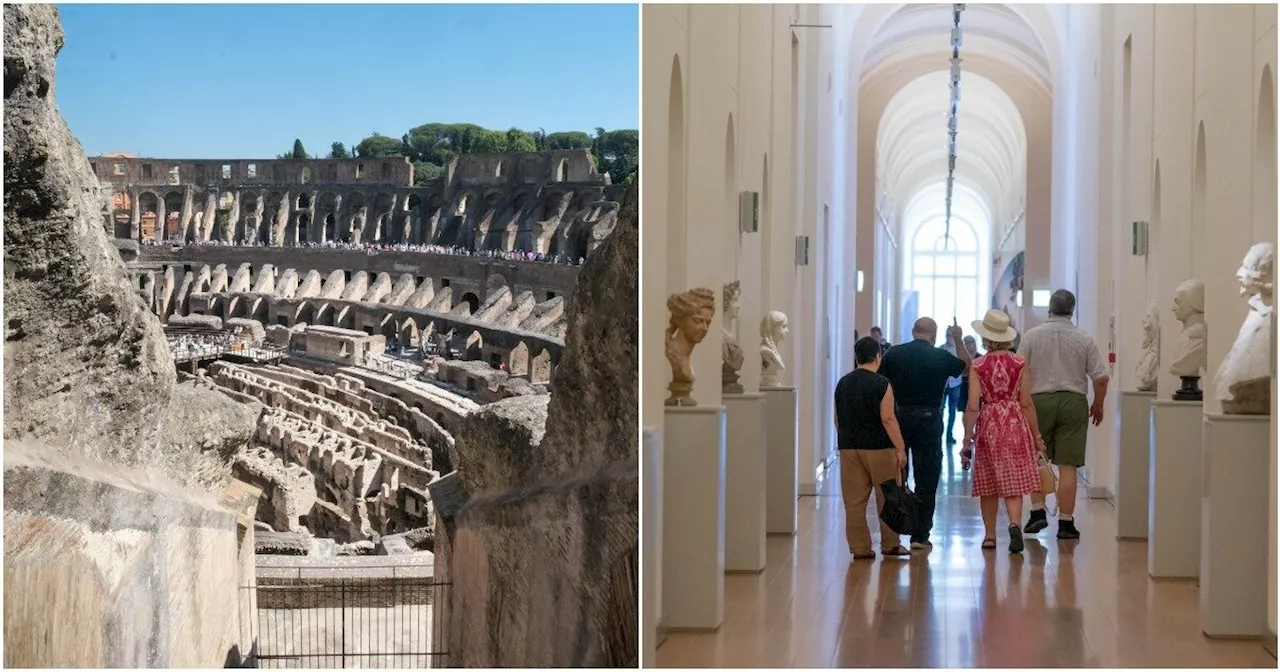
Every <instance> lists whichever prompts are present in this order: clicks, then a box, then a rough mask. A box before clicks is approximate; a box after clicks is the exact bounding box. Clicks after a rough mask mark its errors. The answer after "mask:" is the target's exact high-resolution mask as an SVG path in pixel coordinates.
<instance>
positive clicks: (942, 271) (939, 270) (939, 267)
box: [933, 254, 956, 276]
mask: <svg viewBox="0 0 1280 672" xmlns="http://www.w3.org/2000/svg"><path fill="white" fill-rule="evenodd" d="M933 264H934V266H933V273H934V275H938V276H943V275H955V274H956V258H955V257H953V256H951V255H949V254H948V255H939V256H938V257H936V258H935V259H934V262H933Z"/></svg>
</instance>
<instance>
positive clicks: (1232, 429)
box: [1200, 414, 1271, 637]
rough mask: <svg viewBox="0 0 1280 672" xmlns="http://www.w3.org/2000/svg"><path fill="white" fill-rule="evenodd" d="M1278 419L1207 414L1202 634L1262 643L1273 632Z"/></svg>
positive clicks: (1205, 418) (1205, 417)
mask: <svg viewBox="0 0 1280 672" xmlns="http://www.w3.org/2000/svg"><path fill="white" fill-rule="evenodd" d="M1270 434H1271V418H1270V417H1268V416H1265V415H1262V416H1258V415H1217V414H1214V415H1206V416H1204V500H1203V509H1202V511H1203V513H1204V518H1203V520H1202V521H1201V526H1200V629H1201V630H1203V631H1204V634H1206V635H1208V636H1210V637H1258V636H1261V635H1262V634H1263V632H1265V631H1266V628H1267V591H1266V586H1267V554H1266V551H1265V550H1264V549H1263V548H1262V546H1261V544H1262V542H1264V541H1265V540H1266V537H1267V534H1266V531H1267V524H1268V520H1267V509H1268V508H1269V505H1270V500H1271V491H1270V488H1271V474H1270V473H1269V472H1268V469H1269V468H1270V465H1271V455H1270V451H1271V436H1270Z"/></svg>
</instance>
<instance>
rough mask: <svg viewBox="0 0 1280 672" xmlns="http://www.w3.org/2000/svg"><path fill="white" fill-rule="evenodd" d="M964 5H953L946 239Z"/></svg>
mask: <svg viewBox="0 0 1280 672" xmlns="http://www.w3.org/2000/svg"><path fill="white" fill-rule="evenodd" d="M963 11H964V5H961V4H956V5H951V17H952V21H953V25H952V27H951V61H950V62H951V109H950V113H949V114H948V115H947V136H948V137H949V138H950V141H949V142H948V144H947V148H948V151H947V201H946V206H947V214H946V220H945V221H946V231H945V232H944V234H943V240H944V241H950V240H951V196H952V194H953V193H954V190H955V184H956V118H957V116H958V110H959V108H960V60H961V59H960V43H961V42H962V41H963V40H964V31H963V30H962V29H961V28H960V13H961V12H963Z"/></svg>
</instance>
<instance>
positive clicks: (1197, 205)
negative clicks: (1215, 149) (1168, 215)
mask: <svg viewBox="0 0 1280 672" xmlns="http://www.w3.org/2000/svg"><path fill="white" fill-rule="evenodd" d="M1197 127H1198V128H1197V130H1196V156H1195V164H1194V165H1195V167H1194V169H1193V171H1194V172H1193V178H1192V179H1193V182H1192V187H1191V240H1192V241H1193V242H1192V244H1191V273H1192V275H1195V274H1196V273H1199V272H1200V271H1201V270H1202V269H1204V268H1206V264H1205V257H1206V255H1207V254H1208V250H1206V249H1204V248H1205V246H1204V245H1196V244H1195V242H1194V241H1198V240H1205V236H1206V235H1207V234H1206V233H1205V227H1206V226H1207V224H1206V223H1205V218H1206V215H1207V214H1208V203H1207V202H1206V201H1207V200H1208V183H1209V180H1208V170H1207V166H1206V163H1205V142H1204V122H1203V121H1201V122H1200V123H1199V124H1197Z"/></svg>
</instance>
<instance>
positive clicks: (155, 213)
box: [138, 191, 163, 240]
mask: <svg viewBox="0 0 1280 672" xmlns="http://www.w3.org/2000/svg"><path fill="white" fill-rule="evenodd" d="M138 210H139V212H140V216H141V219H140V220H139V225H140V228H139V230H138V237H139V240H160V239H161V237H162V235H163V231H161V230H160V226H159V224H160V197H159V196H157V195H156V194H155V192H153V191H144V192H142V193H141V194H140V195H139V196H138Z"/></svg>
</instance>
